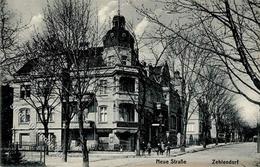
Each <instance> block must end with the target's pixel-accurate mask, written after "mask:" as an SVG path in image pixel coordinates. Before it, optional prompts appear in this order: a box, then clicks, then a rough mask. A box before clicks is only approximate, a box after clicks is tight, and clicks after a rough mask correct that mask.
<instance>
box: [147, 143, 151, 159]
mask: <svg viewBox="0 0 260 167" xmlns="http://www.w3.org/2000/svg"><path fill="white" fill-rule="evenodd" d="M151 150H152V147H151V143H150V141H149V142H148V143H147V152H148V155H149V156H151Z"/></svg>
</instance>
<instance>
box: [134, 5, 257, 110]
mask: <svg viewBox="0 0 260 167" xmlns="http://www.w3.org/2000/svg"><path fill="white" fill-rule="evenodd" d="M157 3H159V4H162V5H164V8H163V10H164V11H165V12H166V13H167V14H170V15H175V16H176V17H177V18H176V17H175V19H176V20H177V21H179V19H181V18H182V17H183V16H184V17H185V18H191V19H187V20H185V21H186V22H185V24H178V23H180V22H178V23H177V25H176V26H174V24H171V23H169V24H167V23H164V22H163V21H162V20H160V19H159V17H158V15H157V14H156V13H155V12H153V11H151V10H149V9H146V8H145V7H143V8H139V9H138V11H139V12H140V13H141V14H142V15H145V16H146V17H147V18H148V19H149V20H150V21H151V22H153V23H155V24H157V25H158V26H160V27H163V28H164V29H165V31H166V32H167V33H169V32H170V33H173V34H174V35H176V36H178V37H180V38H181V39H183V40H185V41H187V42H188V43H190V44H191V45H192V46H194V47H197V48H200V49H203V50H206V51H209V52H211V53H213V54H215V55H216V57H215V58H217V59H218V61H219V60H220V61H222V64H223V65H224V66H225V67H226V72H227V74H228V76H229V79H230V82H231V83H232V84H233V86H234V87H233V88H234V89H232V91H233V92H234V93H237V94H239V95H242V96H244V97H245V98H246V99H247V100H249V101H250V102H252V103H255V104H258V105H259V104H260V103H259V101H258V100H257V99H254V97H252V96H251V95H250V94H249V93H248V92H253V93H254V94H256V95H259V88H260V86H259V85H260V84H259V83H260V82H259V72H260V71H259V61H258V57H257V56H258V55H257V53H258V52H259V26H260V24H259V12H258V11H259V7H260V5H259V3H258V2H257V1H256V0H247V1H243V2H237V1H235V0H218V1H214V2H212V1H210V2H207V1H197V0H185V1H180V0H167V1H164V2H162V1H157ZM178 16H181V17H179V18H178ZM183 31H185V32H191V33H194V32H195V33H196V34H197V35H196V36H197V37H199V36H204V37H205V40H204V41H203V42H204V44H206V43H207V45H201V43H198V42H194V41H191V40H190V39H188V38H186V36H183V35H182V32H183ZM247 78H249V79H250V80H248V79H247ZM240 85H243V86H242V87H241V86H240ZM245 88H246V89H245ZM246 90H250V91H246Z"/></svg>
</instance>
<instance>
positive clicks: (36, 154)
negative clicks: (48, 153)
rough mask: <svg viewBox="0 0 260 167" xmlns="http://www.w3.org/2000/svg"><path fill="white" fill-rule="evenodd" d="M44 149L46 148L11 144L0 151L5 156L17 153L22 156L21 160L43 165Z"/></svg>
mask: <svg viewBox="0 0 260 167" xmlns="http://www.w3.org/2000/svg"><path fill="white" fill-rule="evenodd" d="M45 149H46V147H44V145H41V146H35V145H32V144H26V145H20V144H11V145H10V146H9V147H8V148H1V151H2V153H4V154H6V155H7V156H8V155H10V154H11V152H13V151H19V152H20V153H21V154H22V156H23V160H26V161H29V162H41V163H45Z"/></svg>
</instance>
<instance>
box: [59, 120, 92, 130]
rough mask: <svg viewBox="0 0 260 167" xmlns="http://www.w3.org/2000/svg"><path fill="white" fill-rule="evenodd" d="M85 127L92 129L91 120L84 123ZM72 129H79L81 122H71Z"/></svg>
mask: <svg viewBox="0 0 260 167" xmlns="http://www.w3.org/2000/svg"><path fill="white" fill-rule="evenodd" d="M63 127H65V123H64V122H63ZM83 128H84V129H91V128H92V127H91V124H90V122H88V123H86V122H84V123H83ZM70 129H79V123H78V122H76V121H73V122H71V123H70Z"/></svg>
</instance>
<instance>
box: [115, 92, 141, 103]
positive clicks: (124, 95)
mask: <svg viewBox="0 0 260 167" xmlns="http://www.w3.org/2000/svg"><path fill="white" fill-rule="evenodd" d="M115 96H116V98H117V99H120V100H126V101H133V100H134V101H137V100H138V93H132V92H121V91H119V92H116V93H115Z"/></svg>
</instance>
